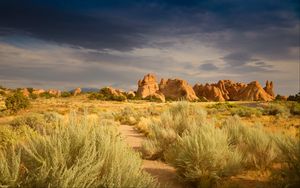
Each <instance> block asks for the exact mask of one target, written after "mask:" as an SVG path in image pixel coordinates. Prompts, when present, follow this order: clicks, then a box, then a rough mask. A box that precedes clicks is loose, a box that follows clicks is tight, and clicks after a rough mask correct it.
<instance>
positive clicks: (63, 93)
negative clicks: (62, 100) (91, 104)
mask: <svg viewBox="0 0 300 188" xmlns="http://www.w3.org/2000/svg"><path fill="white" fill-rule="evenodd" d="M71 96H72V93H70V92H68V91H64V92H62V93H61V97H71Z"/></svg>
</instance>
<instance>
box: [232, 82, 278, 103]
mask: <svg viewBox="0 0 300 188" xmlns="http://www.w3.org/2000/svg"><path fill="white" fill-rule="evenodd" d="M233 99H234V100H237V101H272V100H274V97H272V96H271V95H269V94H268V93H267V92H266V91H265V90H264V89H263V88H262V86H261V85H260V84H259V83H258V81H253V82H250V83H249V84H248V85H247V87H245V88H242V89H240V90H239V93H238V95H237V96H235V97H234V98H233Z"/></svg>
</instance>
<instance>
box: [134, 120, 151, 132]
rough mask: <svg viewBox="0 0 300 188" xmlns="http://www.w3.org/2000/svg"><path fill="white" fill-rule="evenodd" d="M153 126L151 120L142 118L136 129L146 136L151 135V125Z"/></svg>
mask: <svg viewBox="0 0 300 188" xmlns="http://www.w3.org/2000/svg"><path fill="white" fill-rule="evenodd" d="M150 124H151V119H149V118H145V117H141V118H140V121H139V122H138V123H137V124H136V125H135V128H136V129H137V130H138V131H139V132H140V133H143V134H144V135H146V136H147V135H148V134H149V125H150Z"/></svg>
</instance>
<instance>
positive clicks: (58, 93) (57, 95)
mask: <svg viewBox="0 0 300 188" xmlns="http://www.w3.org/2000/svg"><path fill="white" fill-rule="evenodd" d="M47 92H48V93H49V94H51V95H54V96H56V97H60V96H61V91H60V90H57V89H49V90H48V91H47Z"/></svg>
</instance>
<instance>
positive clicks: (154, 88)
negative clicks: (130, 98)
mask: <svg viewBox="0 0 300 188" xmlns="http://www.w3.org/2000/svg"><path fill="white" fill-rule="evenodd" d="M136 95H137V96H138V97H141V98H142V99H146V98H152V97H155V98H156V99H158V100H160V101H161V102H164V101H165V96H164V95H163V94H162V93H161V92H160V91H159V87H158V84H157V81H156V77H155V75H154V74H147V75H145V76H144V78H143V79H142V80H139V81H138V90H137V92H136Z"/></svg>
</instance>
